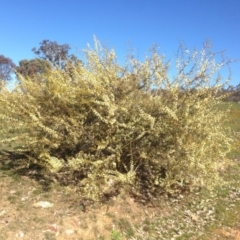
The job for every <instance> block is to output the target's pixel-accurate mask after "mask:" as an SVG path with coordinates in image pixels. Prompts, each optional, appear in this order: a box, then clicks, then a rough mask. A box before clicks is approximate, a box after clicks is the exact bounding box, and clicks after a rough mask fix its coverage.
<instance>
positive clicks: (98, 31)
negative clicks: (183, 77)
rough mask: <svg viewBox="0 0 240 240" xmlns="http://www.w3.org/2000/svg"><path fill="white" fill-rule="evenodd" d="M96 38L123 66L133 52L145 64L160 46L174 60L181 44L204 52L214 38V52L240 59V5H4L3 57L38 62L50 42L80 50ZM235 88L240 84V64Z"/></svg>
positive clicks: (73, 0)
mask: <svg viewBox="0 0 240 240" xmlns="http://www.w3.org/2000/svg"><path fill="white" fill-rule="evenodd" d="M93 35H96V37H97V38H98V39H99V40H100V41H101V42H102V43H103V44H108V46H109V47H113V48H114V49H115V51H116V54H117V56H119V60H120V61H121V59H122V60H123V59H124V56H125V55H126V54H127V52H128V49H129V46H132V47H133V49H134V50H135V53H137V54H138V55H139V58H140V59H143V58H144V57H145V55H146V52H147V50H148V49H149V48H150V47H151V46H152V45H153V44H155V43H156V44H158V46H159V47H160V53H163V54H165V55H166V57H167V59H170V58H172V57H173V56H174V53H176V51H177V48H178V46H179V43H180V42H185V43H186V45H187V46H188V47H189V48H190V49H192V48H193V47H196V48H197V49H201V47H202V44H203V42H204V41H205V40H206V39H207V38H208V39H210V40H211V42H212V44H213V49H214V51H220V50H226V53H225V55H226V56H227V57H229V58H232V59H238V58H239V59H240V0H0V54H3V55H5V56H6V57H10V58H11V59H13V61H14V62H15V64H18V62H19V61H20V60H22V59H32V58H34V57H35V55H34V53H33V52H32V51H31V49H32V48H33V47H39V43H40V42H41V41H42V40H44V39H49V40H51V41H57V42H58V43H59V44H65V43H66V44H69V45H70V46H71V47H72V50H73V53H74V51H75V48H78V49H79V50H81V49H83V48H86V47H87V43H90V44H91V45H93ZM231 68H232V72H233V74H232V78H233V80H232V82H231V84H232V85H236V84H239V83H240V61H239V62H237V63H233V64H232V65H231Z"/></svg>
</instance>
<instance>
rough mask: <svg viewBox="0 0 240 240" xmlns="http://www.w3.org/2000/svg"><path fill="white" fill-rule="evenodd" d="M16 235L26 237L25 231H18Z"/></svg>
mask: <svg viewBox="0 0 240 240" xmlns="http://www.w3.org/2000/svg"><path fill="white" fill-rule="evenodd" d="M16 237H20V238H22V237H24V233H23V232H22V231H19V232H18V233H16Z"/></svg>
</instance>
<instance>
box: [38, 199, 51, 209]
mask: <svg viewBox="0 0 240 240" xmlns="http://www.w3.org/2000/svg"><path fill="white" fill-rule="evenodd" d="M33 206H34V207H41V208H50V207H52V206H53V203H50V202H47V201H40V202H37V203H34V204H33Z"/></svg>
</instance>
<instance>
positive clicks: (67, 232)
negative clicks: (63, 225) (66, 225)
mask: <svg viewBox="0 0 240 240" xmlns="http://www.w3.org/2000/svg"><path fill="white" fill-rule="evenodd" d="M65 233H66V235H68V236H69V235H71V234H73V233H74V230H72V229H66V230H65Z"/></svg>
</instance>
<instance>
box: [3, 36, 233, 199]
mask: <svg viewBox="0 0 240 240" xmlns="http://www.w3.org/2000/svg"><path fill="white" fill-rule="evenodd" d="M85 54H86V62H85V63H84V64H79V65H77V66H73V65H71V64H70V63H69V64H68V65H67V67H66V68H65V69H64V70H62V69H58V68H52V70H50V71H48V73H46V74H42V81H37V82H36V81H31V78H26V77H23V76H21V75H20V74H19V75H18V78H19V84H18V86H16V88H15V89H14V91H12V92H9V91H7V90H6V89H2V90H1V93H0V102H1V104H0V108H1V110H0V112H1V114H0V119H1V122H2V124H3V126H4V128H2V129H1V132H2V133H7V132H9V131H13V130H14V132H15V135H14V134H13V135H14V136H13V137H11V138H4V139H2V140H1V142H11V141H22V142H24V144H22V146H20V147H19V148H18V149H16V151H22V152H25V153H26V156H28V158H29V160H30V161H33V162H35V163H37V164H40V165H42V166H44V167H45V168H46V169H48V170H49V171H51V172H53V173H59V172H61V173H62V174H66V175H67V174H70V173H74V174H75V176H78V178H79V181H80V182H79V186H80V188H81V189H82V194H83V195H84V194H85V196H86V197H88V198H91V199H93V200H97V199H99V198H101V197H104V196H105V195H111V194H113V193H114V192H116V189H118V190H119V189H120V188H122V187H125V186H128V189H130V191H132V192H134V193H136V194H140V195H142V196H158V195H160V194H162V193H166V192H167V193H171V194H176V193H179V192H181V191H183V190H186V189H189V188H192V187H194V186H202V185H204V186H207V187H209V188H212V187H214V185H215V183H216V181H219V175H218V168H219V167H220V166H221V165H222V164H224V159H225V155H226V153H227V152H228V151H229V149H230V144H231V139H229V138H227V137H226V135H225V132H224V131H223V128H222V123H223V121H224V116H226V114H225V113H223V112H220V111H219V110H217V108H214V106H215V105H216V104H218V103H219V102H220V101H221V99H222V98H223V97H224V96H219V94H217V93H218V91H219V89H220V88H222V87H223V85H224V84H225V83H221V78H220V77H219V76H217V77H216V79H215V80H214V76H215V73H217V72H218V71H219V70H220V69H221V68H222V67H223V66H225V65H227V64H228V61H227V60H225V59H222V60H221V61H220V62H219V63H217V62H216V61H215V58H214V56H215V55H214V54H213V53H211V51H210V48H209V47H208V46H205V47H204V48H203V50H201V51H200V52H197V51H196V50H194V51H193V53H192V54H191V53H190V52H189V51H188V50H186V49H185V48H184V47H183V46H181V48H180V54H179V58H178V59H177V65H176V66H177V68H176V70H177V74H176V77H175V78H174V79H172V80H171V79H170V78H169V76H168V69H169V64H168V63H165V62H164V58H163V57H162V56H160V55H159V54H157V52H156V51H155V50H154V49H153V51H152V54H151V57H150V58H146V60H145V61H144V62H139V61H137V60H136V59H134V58H133V57H130V58H129V62H128V65H127V67H121V66H120V65H119V63H118V62H117V58H116V56H115V52H114V51H113V50H108V49H102V48H101V45H100V43H99V42H98V41H97V40H96V39H95V49H91V48H89V49H88V50H86V51H85ZM5 135H6V134H5ZM5 135H4V136H5ZM23 140H24V141H23Z"/></svg>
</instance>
